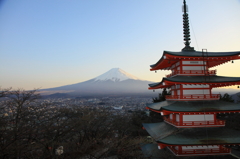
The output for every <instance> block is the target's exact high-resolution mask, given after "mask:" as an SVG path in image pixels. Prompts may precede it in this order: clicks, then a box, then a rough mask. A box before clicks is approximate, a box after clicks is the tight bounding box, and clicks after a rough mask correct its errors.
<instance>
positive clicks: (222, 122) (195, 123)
mask: <svg viewBox="0 0 240 159" xmlns="http://www.w3.org/2000/svg"><path fill="white" fill-rule="evenodd" d="M164 120H165V121H167V122H169V123H172V124H173V125H176V126H186V127H188V126H199V127H201V126H214V125H218V126H224V125H225V120H219V119H216V121H214V120H209V121H182V122H179V121H173V120H172V119H169V118H167V117H164Z"/></svg>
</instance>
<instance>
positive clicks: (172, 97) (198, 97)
mask: <svg viewBox="0 0 240 159" xmlns="http://www.w3.org/2000/svg"><path fill="white" fill-rule="evenodd" d="M165 98H166V100H183V101H185V100H188V101H189V100H219V98H220V94H193V95H166V96H165Z"/></svg>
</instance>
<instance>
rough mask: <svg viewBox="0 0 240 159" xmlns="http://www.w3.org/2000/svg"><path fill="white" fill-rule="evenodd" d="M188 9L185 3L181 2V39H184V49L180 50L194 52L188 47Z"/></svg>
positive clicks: (192, 48)
mask: <svg viewBox="0 0 240 159" xmlns="http://www.w3.org/2000/svg"><path fill="white" fill-rule="evenodd" d="M187 12H188V8H187V5H186V1H185V0H183V37H184V39H183V40H184V41H185V42H184V44H185V47H184V48H183V49H182V51H195V50H194V47H191V46H190V43H191V42H190V40H191V39H190V29H189V22H188V14H187Z"/></svg>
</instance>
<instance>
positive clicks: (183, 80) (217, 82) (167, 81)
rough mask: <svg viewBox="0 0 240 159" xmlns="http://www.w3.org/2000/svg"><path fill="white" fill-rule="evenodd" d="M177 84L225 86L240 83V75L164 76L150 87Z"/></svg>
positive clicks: (164, 86)
mask: <svg viewBox="0 0 240 159" xmlns="http://www.w3.org/2000/svg"><path fill="white" fill-rule="evenodd" d="M176 84H211V85H212V86H213V87H223V86H229V85H236V84H240V77H226V76H215V75H214V76H174V77H168V78H163V79H162V81H161V82H157V83H152V84H149V89H158V88H167V87H170V86H172V85H176Z"/></svg>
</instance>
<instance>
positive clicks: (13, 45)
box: [0, 0, 240, 89]
mask: <svg viewBox="0 0 240 159" xmlns="http://www.w3.org/2000/svg"><path fill="white" fill-rule="evenodd" d="M182 3H183V2H182V0H5V1H3V2H2V3H0V5H1V6H0V57H1V58H0V63H1V67H0V75H1V77H0V86H1V87H4V88H6V87H13V88H25V89H33V88H50V87H57V86H62V85H67V84H74V83H78V82H83V81H86V80H89V79H91V78H94V77H96V76H98V75H100V74H102V73H105V72H106V71H108V70H109V69H111V68H115V67H118V68H121V69H123V70H125V71H126V72H129V73H130V74H133V75H135V76H137V77H139V78H142V79H145V80H151V81H160V80H161V78H162V77H163V76H164V75H165V74H168V73H169V72H167V71H158V73H157V74H155V73H154V72H150V71H149V68H150V67H149V65H151V64H154V63H156V62H157V61H158V59H159V58H160V57H161V55H162V52H163V50H168V51H180V50H181V49H182V48H183V47H184V44H183V40H182V39H183V35H182V32H183V31H182V9H181V7H182ZM187 4H188V7H189V17H190V24H191V28H190V30H191V39H192V43H191V46H193V47H195V49H196V50H198V51H200V50H201V49H202V48H206V49H208V51H212V52H214V51H240V29H239V28H240V18H239V17H240V0H201V1H200V0H187ZM193 31H194V32H193ZM194 35H195V36H194ZM236 68H240V61H236V62H235V63H234V64H231V63H228V64H225V65H223V66H219V67H216V69H218V75H226V76H240V72H239V71H238V70H237V69H236ZM213 69H215V68H213Z"/></svg>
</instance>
